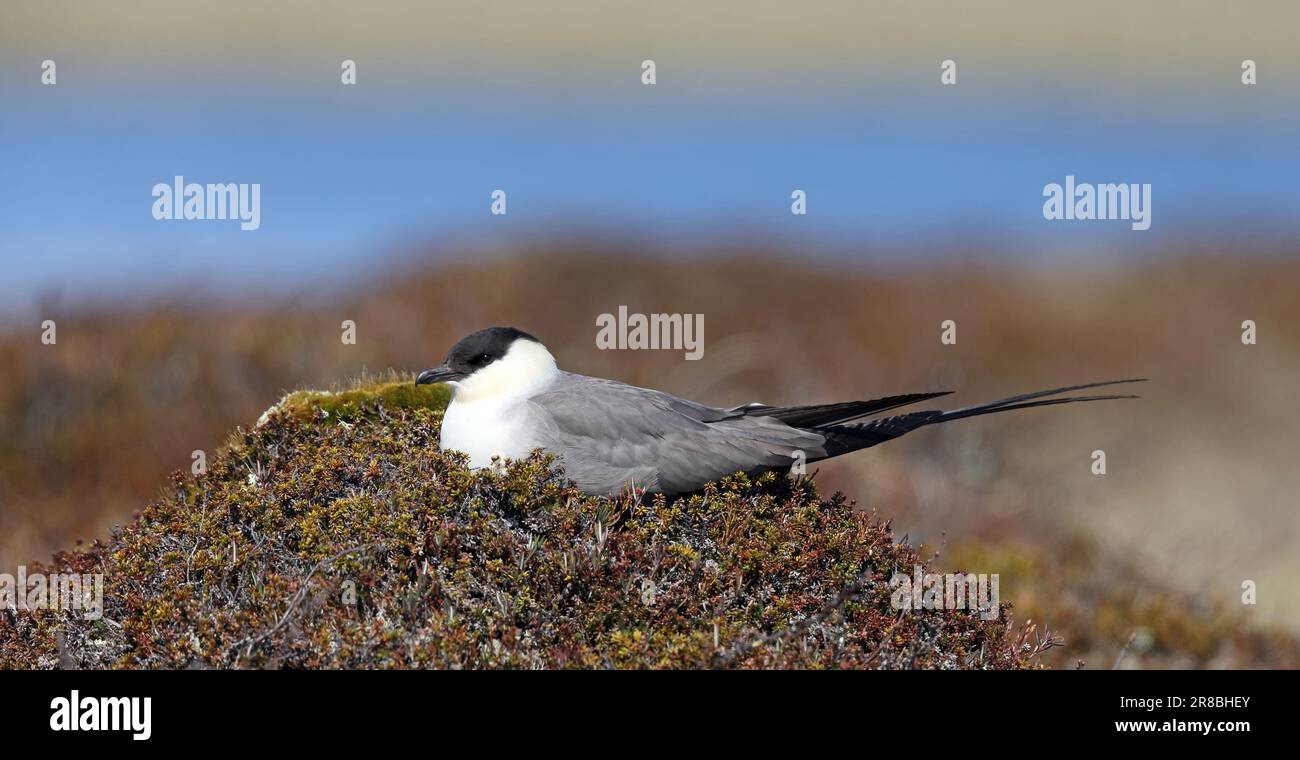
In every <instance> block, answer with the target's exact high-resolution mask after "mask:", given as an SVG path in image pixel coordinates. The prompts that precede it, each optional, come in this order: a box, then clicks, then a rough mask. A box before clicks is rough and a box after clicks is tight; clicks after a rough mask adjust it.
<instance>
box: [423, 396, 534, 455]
mask: <svg viewBox="0 0 1300 760" xmlns="http://www.w3.org/2000/svg"><path fill="white" fill-rule="evenodd" d="M439 443H440V444H441V446H442V448H444V449H455V450H456V451H463V452H465V453H466V454H468V455H469V466H470V467H487V466H489V465H491V464H492V458H493V457H500V458H509V459H520V458H523V457H526V456H528V454H529V453H531V451H532V430H531V425H529V422H528V414H527V406H526V399H521V398H517V397H516V398H496V399H482V400H480V401H472V402H469V403H460V402H457V401H455V400H453V401H452V402H451V404H449V405H448V406H447V412H446V414H444V415H443V418H442V436H441V438H440V440H439Z"/></svg>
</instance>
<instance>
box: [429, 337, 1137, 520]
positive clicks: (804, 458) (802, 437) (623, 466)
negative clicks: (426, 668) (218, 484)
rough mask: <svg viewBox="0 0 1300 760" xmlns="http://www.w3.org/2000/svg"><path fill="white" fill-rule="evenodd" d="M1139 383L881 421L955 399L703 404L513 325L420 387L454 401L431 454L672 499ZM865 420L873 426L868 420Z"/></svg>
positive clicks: (464, 347) (473, 342) (468, 347)
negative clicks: (549, 464)
mask: <svg viewBox="0 0 1300 760" xmlns="http://www.w3.org/2000/svg"><path fill="white" fill-rule="evenodd" d="M1143 381H1144V378H1134V379H1128V380H1108V381H1103V382H1095V383H1086V384H1082V385H1071V386H1065V387H1061V388H1053V389H1051V390H1044V391H1036V392H1032V393H1022V394H1020V395H1016V396H1010V397H1008V398H1004V399H1001V400H998V401H992V402H989V403H985V404H976V405H974V406H967V407H962V408H958V409H952V410H948V411H941V410H933V409H931V410H922V411H911V412H902V413H896V414H892V415H889V416H878V415H882V414H883V413H885V412H890V411H893V410H896V409H898V408H899V407H903V406H908V405H911V404H918V403H920V402H923V401H928V400H930V399H934V398H938V397H941V396H946V395H949V393H951V391H938V392H925V393H905V394H901V395H894V396H884V397H882V398H875V399H868V400H865V401H843V402H839V403H830V404H809V405H801V406H770V405H767V404H760V403H756V402H751V403H747V404H742V405H740V406H735V407H731V408H723V407H715V406H708V405H705V404H699V403H696V402H694V401H690V400H687V399H684V398H679V397H677V396H674V395H672V394H669V393H664V392H662V391H657V390H652V389H649V388H639V387H636V386H633V385H628V384H626V383H621V382H618V381H616V380H607V379H604V378H600V377H588V376H586V375H579V374H575V373H572V372H566V371H564V370H561V369H560V368H559V367H558V366H557V365H556V362H555V357H554V356H553V355H552V354H551V352H550V351H549V350H547V348H546V346H545V345H543V344H542V342H541V341H540V340H538V339H537V338H535V337H533V336H532V335H530V334H529V333H526V332H524V331H522V330H519V329H518V328H514V327H489V328H486V329H483V330H479V331H477V332H475V333H472V334H470V335H468V336H466V337H465V338H463V339H461V340H460V341H459V342H457V343H456V345H455V346H453V347H452V349H451V351H450V352H448V354H447V356H446V359H445V360H444V361H443V363H442V364H441V365H439V366H436V367H432V368H430V369H426V370H424V371H422V372H420V373H419V374H418V375H417V376H416V379H415V384H416V385H426V384H431V383H446V384H448V385H449V386H451V389H452V395H451V400H450V402H449V403H448V405H447V408H446V410H445V412H444V415H443V419H442V430H441V432H440V437H439V446H440V448H441V449H442V450H444V451H446V450H455V451H460V452H463V453H464V454H466V455H468V457H469V466H470V467H471V468H475V469H482V468H488V467H492V466H495V465H496V464H499V463H500V462H502V461H504V460H506V459H523V458H526V457H528V456H529V455H531V454H532V452H533V451H534V450H537V449H541V450H542V451H544V452H547V453H549V454H552V455H554V457H555V459H556V460H557V461H558V462H559V463H560V464H561V466H562V467H563V469H564V472H565V475H566V476H567V477H568V478H569V479H570V480H572V481H573V483H574V484H575V485H576V486H577V487H578V488H579V489H580V490H581V491H583V492H584V493H587V494H590V495H595V496H613V495H616V494H619V493H626V492H628V490H629V489H631V490H633V491H636V492H638V493H651V494H654V493H663V494H665V495H668V496H675V495H681V494H686V493H690V492H693V491H698V490H700V489H702V488H704V487H705V486H706V485H707V484H708V483H711V482H716V481H718V480H720V479H722V478H724V477H726V476H729V475H733V474H735V473H738V472H743V473H747V474H751V475H756V474H761V473H763V472H765V471H780V470H786V471H788V470H790V469H791V467H792V465H794V464H795V463H796V462H803V463H812V462H817V461H820V460H824V459H831V458H833V457H838V456H841V455H843V454H848V453H850V452H853V451H858V450H860V449H866V448H870V447H872V446H876V445H878V444H881V443H884V442H885V441H889V440H892V439H894V438H898V437H899V436H902V435H904V434H906V433H909V432H911V431H913V430H916V429H918V428H922V427H926V426H928V425H936V424H939V423H943V422H951V421H953V420H961V419H966V418H968V417H976V416H979V415H984V414H994V413H997V412H1005V411H1010V410H1013V409H1028V408H1031V407H1039V406H1051V405H1055V404H1068V403H1074V402H1081V401H1104V400H1111V399H1126V398H1137V396H1134V395H1117V394H1107V395H1083V396H1065V397H1059V396H1061V394H1064V393H1071V392H1075V391H1082V390H1088V389H1092V388H1100V387H1103V386H1111V385H1119V384H1123V383H1136V382H1143ZM867 417H872V419H866V420H864V418H867Z"/></svg>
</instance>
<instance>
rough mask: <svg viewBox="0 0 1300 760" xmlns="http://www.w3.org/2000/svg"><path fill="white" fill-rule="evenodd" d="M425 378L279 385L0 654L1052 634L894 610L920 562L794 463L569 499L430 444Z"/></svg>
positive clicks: (764, 660) (935, 657)
mask: <svg viewBox="0 0 1300 760" xmlns="http://www.w3.org/2000/svg"><path fill="white" fill-rule="evenodd" d="M446 400H447V396H446V389H445V387H443V386H432V387H430V386H421V387H416V386H414V385H413V384H412V383H411V382H410V380H409V379H396V378H388V379H387V380H386V381H382V382H376V381H373V380H372V381H365V382H363V383H362V384H360V385H358V386H357V387H354V388H352V389H350V390H347V391H344V392H336V393H327V392H299V393H294V394H290V395H289V396H287V397H285V398H284V399H283V400H282V401H281V402H280V403H279V404H277V405H276V406H275V407H274V408H273V409H271V410H270V411H269V412H268V413H267V414H265V415H264V416H263V417H262V419H261V420H260V421H259V422H258V423H257V424H256V425H254V426H252V427H250V428H249V429H241V430H239V431H237V432H236V433H235V434H234V435H233V436H232V437H231V439H230V440H229V442H228V443H227V445H226V446H225V447H224V448H223V450H222V451H220V452H219V453H217V454H216V455H215V456H214V457H213V458H212V460H211V461H210V466H209V468H208V470H207V471H206V472H205V473H202V474H201V475H198V476H191V475H189V474H185V475H179V474H178V475H176V476H175V477H174V479H173V482H172V484H171V486H170V487H169V488H168V489H167V490H166V491H165V492H164V493H163V494H162V495H161V496H160V497H159V498H158V499H156V500H155V501H154V502H153V503H151V504H149V505H148V506H147V507H146V508H145V509H144V510H143V511H141V512H140V513H139V515H138V516H137V517H136V518H135V519H134V520H133V521H131V522H130V523H129V524H127V525H125V526H123V527H120V528H118V529H116V530H114V531H113V533H112V536H111V537H110V538H109V539H108V540H107V541H103V542H95V543H92V544H90V545H89V546H88V547H86V548H83V549H78V550H76V551H69V552H62V553H59V554H58V555H56V557H55V558H54V561H53V563H52V565H51V568H60V569H64V570H65V571H74V570H75V571H77V572H83V573H94V572H98V573H103V574H104V578H105V609H104V615H103V618H102V619H100V620H87V619H85V618H84V617H83V616H79V615H77V614H75V613H61V612H55V611H41V612H36V613H30V614H26V613H25V614H22V615H14V614H0V666H3V667H7V668H13V667H31V668H51V667H128V668H195V667H198V668H222V667H297V668H318V667H348V668H355V667H363V668H364V667H375V668H393V667H398V668H404V667H449V668H481V667H514V668H542V667H594V668H610V667H613V668H656V667H688V668H771V667H779V668H789V667H813V668H849V667H853V668H900V667H916V668H999V669H1002V668H1026V667H1033V666H1034V665H1035V664H1036V656H1037V655H1038V654H1040V653H1041V652H1042V651H1043V650H1045V649H1046V648H1050V647H1051V646H1052V644H1053V643H1054V639H1053V637H1052V636H1051V635H1049V634H1046V633H1043V632H1040V631H1038V630H1037V629H1036V628H1035V627H1034V626H1032V625H1031V626H1025V625H1019V626H1017V625H1016V624H1015V623H1013V622H1012V620H1011V618H1010V610H1009V609H1004V610H1003V615H1002V616H1001V617H1000V618H999V619H997V620H984V619H982V618H981V616H980V615H979V614H978V613H976V612H970V611H940V610H918V611H906V612H904V611H900V610H897V609H894V608H893V607H892V606H891V604H890V596H891V593H892V589H891V588H890V586H889V583H888V579H889V578H890V577H891V576H893V575H894V573H895V572H900V571H901V572H912V571H913V569H914V567H915V566H916V565H918V564H923V561H922V559H921V558H920V557H919V556H918V554H917V551H916V550H915V549H914V548H912V547H910V546H909V545H907V544H906V543H904V542H900V541H898V540H896V539H895V537H894V536H893V535H892V533H891V531H890V527H889V525H888V524H887V523H885V522H882V521H881V520H880V519H879V518H877V517H875V516H873V515H869V514H865V513H863V512H861V511H857V510H855V509H854V505H853V504H852V502H850V501H848V500H847V499H846V498H845V497H844V496H842V495H840V494H835V495H834V496H831V497H829V498H822V497H821V496H819V495H818V493H817V491H816V489H815V488H814V487H813V485H812V484H811V483H810V482H809V481H807V480H805V479H790V478H788V477H783V476H774V475H770V474H769V475H765V476H762V477H759V478H753V479H751V478H747V477H744V476H739V475H738V476H735V477H732V478H728V479H725V480H724V481H723V482H721V483H717V484H713V485H710V486H709V487H708V488H706V489H705V490H703V491H702V492H700V493H697V494H694V495H692V496H690V497H687V498H679V499H672V500H669V499H665V498H664V497H662V496H653V497H648V496H640V495H637V494H634V493H628V494H625V495H624V496H622V497H618V498H612V499H610V498H604V499H602V498H592V497H588V496H585V495H583V494H582V493H580V492H578V491H576V490H575V489H574V488H573V487H572V486H570V485H568V484H567V483H566V481H565V479H564V476H563V472H562V471H561V470H559V469H558V468H556V467H555V466H554V464H553V462H551V461H550V460H549V459H548V458H547V457H545V456H543V455H541V454H534V455H533V456H532V457H530V458H528V459H527V460H524V461H518V462H509V463H505V464H504V465H503V466H502V467H500V468H497V469H496V470H480V471H471V470H469V469H467V468H466V467H465V466H464V461H463V457H462V456H461V455H459V454H456V453H444V452H440V451H439V450H438V447H437V438H438V429H439V422H440V419H441V416H442V409H443V407H444V406H445V403H446Z"/></svg>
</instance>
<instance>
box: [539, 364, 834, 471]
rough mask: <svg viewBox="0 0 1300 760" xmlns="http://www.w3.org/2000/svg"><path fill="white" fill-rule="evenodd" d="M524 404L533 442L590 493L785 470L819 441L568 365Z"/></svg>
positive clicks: (818, 451) (813, 451)
mask: <svg viewBox="0 0 1300 760" xmlns="http://www.w3.org/2000/svg"><path fill="white" fill-rule="evenodd" d="M528 403H529V406H530V416H531V417H533V420H534V425H533V426H532V427H533V435H534V436H535V443H536V445H537V446H538V447H540V448H543V449H545V450H547V451H549V452H551V453H553V454H555V455H556V456H557V457H558V458H559V459H560V460H561V462H562V464H563V465H564V468H565V471H566V473H567V474H568V476H569V477H570V478H572V479H573V480H574V481H575V482H576V483H577V484H578V486H579V487H580V488H582V489H583V490H584V491H587V492H589V493H615V492H618V491H619V490H621V489H623V488H624V487H626V486H627V485H628V484H629V483H632V484H635V485H636V486H638V487H641V488H646V489H648V490H650V491H662V492H664V493H668V494H676V493H682V492H685V491H691V490H695V489H697V488H699V487H700V486H702V485H703V484H705V483H707V482H709V481H713V480H717V479H719V478H721V477H723V476H726V475H730V474H732V473H735V472H757V471H761V470H767V469H787V468H789V467H790V465H791V464H792V463H793V461H794V456H795V452H797V451H802V452H804V454H805V456H806V457H807V459H808V460H814V459H818V458H820V456H821V455H822V453H823V443H824V442H825V437H824V436H822V435H820V434H818V433H816V432H812V431H807V430H800V429H797V428H793V427H790V426H789V425H787V424H785V423H784V422H781V421H779V420H776V419H773V418H770V417H747V416H745V415H744V413H743V412H738V411H735V410H726V409H720V408H717V407H711V406H705V405H703V404H697V403H695V402H693V401H688V400H687V399H683V398H678V397H677V396H673V395H671V394H668V393H663V392H661V391H656V390H651V389H648V388H638V387H636V386H632V385H627V384H625V383H620V382H617V381H614V380H605V379H602V378H596V377H587V376H585V375H575V374H572V373H569V372H562V373H561V374H560V377H559V378H557V380H556V381H555V382H554V383H552V384H551V385H550V386H549V387H548V388H547V389H546V390H545V391H543V392H541V393H539V394H537V395H535V396H533V397H532V398H531V399H529V402H528Z"/></svg>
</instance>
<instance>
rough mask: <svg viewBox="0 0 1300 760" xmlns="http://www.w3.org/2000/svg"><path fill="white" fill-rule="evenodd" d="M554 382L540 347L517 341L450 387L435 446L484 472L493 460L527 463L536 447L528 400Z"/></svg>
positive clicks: (550, 361)
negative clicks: (458, 453)
mask: <svg viewBox="0 0 1300 760" xmlns="http://www.w3.org/2000/svg"><path fill="white" fill-rule="evenodd" d="M558 376H559V370H558V369H556V367H555V359H554V357H552V356H551V354H550V352H549V351H547V350H546V349H545V348H544V347H543V346H542V345H541V344H540V343H536V342H534V341H527V340H520V341H516V342H515V344H514V345H513V346H512V347H511V348H510V351H509V352H508V353H507V354H506V355H505V356H504V357H502V358H501V359H498V360H497V361H495V362H493V363H492V364H491V365H489V366H488V367H485V368H484V369H481V370H479V371H478V372H476V373H474V374H473V375H471V376H470V377H469V378H467V379H465V380H460V381H458V382H454V383H452V384H451V385H452V397H451V403H450V404H448V405H447V411H446V413H445V414H444V415H443V418H442V433H441V437H440V438H439V445H441V447H442V448H444V449H454V450H456V451H463V452H465V453H466V454H468V455H469V465H470V467H488V466H490V465H491V464H492V458H493V457H502V458H508V459H522V458H524V457H527V456H528V455H529V454H530V453H532V450H533V448H534V447H535V441H534V435H533V432H534V431H533V426H534V422H533V420H532V419H531V415H530V414H529V405H528V399H529V398H531V397H532V396H534V395H536V394H537V393H538V392H540V391H542V390H544V389H545V388H546V387H547V386H549V385H550V384H551V383H552V382H554V380H555V379H556V377H558Z"/></svg>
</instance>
